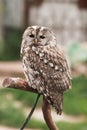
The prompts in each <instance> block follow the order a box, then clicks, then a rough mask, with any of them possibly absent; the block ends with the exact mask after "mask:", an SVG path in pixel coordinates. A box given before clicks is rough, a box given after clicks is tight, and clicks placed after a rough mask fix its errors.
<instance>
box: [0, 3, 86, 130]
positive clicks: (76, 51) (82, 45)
mask: <svg viewBox="0 0 87 130" xmlns="http://www.w3.org/2000/svg"><path fill="white" fill-rule="evenodd" d="M69 10H71V12H70V11H69ZM29 25H43V26H47V27H49V28H51V29H52V30H53V31H54V33H55V35H56V37H57V42H58V44H62V46H63V47H64V48H65V50H66V53H67V55H68V59H69V63H70V67H71V71H72V89H71V90H70V91H69V92H67V93H65V94H64V103H63V115H62V116H61V117H59V116H58V119H59V118H60V120H58V119H57V120H56V124H57V126H58V128H59V129H60V130H87V2H86V0H76V1H73V0H69V1H65V0H62V1H60V0H58V1H57V2H56V0H51V2H50V0H48V2H47V1H45V0H41V1H40V0H36V1H34V0H21V1H20V0H19V1H17V0H11V1H10V0H1V1H0V87H1V88H0V126H6V127H5V129H6V130H7V127H9V129H10V127H11V128H15V129H19V128H20V126H21V125H22V123H23V122H24V120H25V118H26V116H27V114H28V112H29V110H30V108H31V107H32V106H33V103H34V101H35V99H36V96H37V95H36V94H33V93H29V92H25V91H20V90H14V89H6V88H3V86H2V81H3V80H4V78H5V77H10V76H12V77H19V76H20V77H24V74H23V70H22V63H21V61H20V46H21V40H22V34H23V31H24V30H25V28H26V27H27V26H29ZM41 103H42V97H41V98H40V100H39V102H38V105H37V110H39V111H40V110H41ZM37 110H36V112H38V111H37ZM40 112H41V111H40ZM52 112H54V113H55V111H54V110H52ZM54 113H53V116H54V119H55V118H56V115H55V114H54ZM33 115H34V114H33ZM39 115H40V113H39V112H38V116H39ZM64 115H65V116H64ZM62 117H63V118H62ZM27 127H28V128H30V129H31V128H32V129H39V130H48V128H47V126H46V124H45V122H44V121H43V120H42V118H41V119H37V118H35V116H33V118H32V119H31V120H30V122H29V123H28V125H27ZM0 130H2V128H1V127H0Z"/></svg>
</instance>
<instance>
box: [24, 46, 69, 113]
mask: <svg viewBox="0 0 87 130" xmlns="http://www.w3.org/2000/svg"><path fill="white" fill-rule="evenodd" d="M26 50H27V51H26ZM25 56H26V61H27V63H28V62H29V66H30V68H31V69H32V70H33V71H34V72H38V75H37V76H36V79H38V80H40V81H39V85H42V93H43V94H44V95H45V97H47V100H48V102H50V103H51V105H53V106H54V107H55V109H56V110H57V112H58V113H59V114H61V111H62V98H63V93H64V91H66V90H68V89H69V88H71V74H70V69H69V67H68V63H67V60H66V58H65V55H64V54H63V52H62V51H61V50H60V49H59V48H57V47H51V46H49V45H48V46H41V47H35V46H32V47H31V48H29V49H27V48H26V49H25ZM41 82H43V83H41ZM43 86H44V88H43ZM37 87H40V88H41V86H37ZM40 92H41V91H40Z"/></svg>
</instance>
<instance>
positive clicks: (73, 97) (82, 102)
mask: <svg viewBox="0 0 87 130" xmlns="http://www.w3.org/2000/svg"><path fill="white" fill-rule="evenodd" d="M63 110H64V112H65V113H67V114H73V115H79V114H80V115H81V114H82V115H87V77H84V76H80V77H79V78H74V79H73V80H72V89H71V90H70V91H69V92H67V93H65V95H64V107H63Z"/></svg>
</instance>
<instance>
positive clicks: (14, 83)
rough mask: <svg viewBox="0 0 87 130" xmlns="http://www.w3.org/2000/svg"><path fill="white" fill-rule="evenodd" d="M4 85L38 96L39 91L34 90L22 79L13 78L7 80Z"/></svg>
mask: <svg viewBox="0 0 87 130" xmlns="http://www.w3.org/2000/svg"><path fill="white" fill-rule="evenodd" d="M2 85H3V87H5V88H14V89H20V90H24V91H29V92H33V93H37V94H38V91H37V89H33V88H32V87H30V86H29V85H28V83H27V81H25V80H23V79H21V78H12V77H9V78H5V79H4V81H3V84H2Z"/></svg>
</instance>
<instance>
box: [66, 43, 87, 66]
mask: <svg viewBox="0 0 87 130" xmlns="http://www.w3.org/2000/svg"><path fill="white" fill-rule="evenodd" d="M68 55H69V59H70V63H71V65H75V64H77V63H82V62H85V61H87V49H86V48H85V47H83V46H82V45H81V44H79V43H72V44H70V46H69V47H68Z"/></svg>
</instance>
